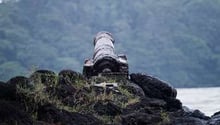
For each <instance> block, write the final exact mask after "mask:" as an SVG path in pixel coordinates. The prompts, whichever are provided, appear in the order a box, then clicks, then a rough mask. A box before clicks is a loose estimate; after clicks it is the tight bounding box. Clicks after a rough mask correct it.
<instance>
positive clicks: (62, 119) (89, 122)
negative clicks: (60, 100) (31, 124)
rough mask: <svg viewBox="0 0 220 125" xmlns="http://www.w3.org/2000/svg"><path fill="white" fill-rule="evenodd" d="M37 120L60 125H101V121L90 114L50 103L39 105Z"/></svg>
mask: <svg viewBox="0 0 220 125" xmlns="http://www.w3.org/2000/svg"><path fill="white" fill-rule="evenodd" d="M38 120H40V121H44V122H47V123H51V124H61V125H101V124H102V123H101V122H100V121H99V120H98V119H97V118H95V117H93V116H92V115H86V114H80V113H76V112H68V111H65V110H60V109H57V108H55V107H54V106H52V105H45V106H42V107H40V109H39V111H38Z"/></svg>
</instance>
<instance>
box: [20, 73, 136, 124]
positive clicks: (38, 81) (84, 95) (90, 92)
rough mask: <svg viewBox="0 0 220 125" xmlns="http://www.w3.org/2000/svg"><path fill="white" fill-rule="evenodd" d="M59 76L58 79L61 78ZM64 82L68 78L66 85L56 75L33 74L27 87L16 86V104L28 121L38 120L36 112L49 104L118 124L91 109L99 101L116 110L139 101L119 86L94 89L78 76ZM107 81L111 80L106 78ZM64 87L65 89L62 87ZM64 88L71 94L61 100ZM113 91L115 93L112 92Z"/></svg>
mask: <svg viewBox="0 0 220 125" xmlns="http://www.w3.org/2000/svg"><path fill="white" fill-rule="evenodd" d="M62 77H63V76H62ZM62 77H60V78H61V79H63V78H62ZM64 79H65V80H67V81H69V80H70V79H71V80H72V82H71V83H70V84H66V83H65V82H62V80H59V77H58V76H52V77H51V74H45V73H44V74H40V73H35V74H33V75H32V76H31V80H32V81H30V83H28V86H27V85H26V86H25V85H23V83H21V84H18V83H17V85H16V95H17V96H18V97H19V102H22V104H23V107H25V108H24V109H25V111H26V112H28V113H29V114H30V115H31V117H32V119H34V120H35V121H37V120H38V119H39V118H38V117H39V116H38V111H39V109H40V108H42V106H45V105H51V106H54V107H55V108H57V109H59V110H65V111H68V112H78V113H82V114H89V113H91V114H94V116H95V117H96V118H98V119H99V120H101V121H102V122H103V123H120V122H121V119H120V116H118V115H116V116H110V115H100V114H98V113H97V112H96V110H97V109H95V108H94V107H95V105H96V104H97V103H100V102H101V103H103V105H104V106H105V103H106V104H108V103H109V102H111V103H112V104H114V105H115V106H119V108H120V109H125V108H126V107H127V106H128V105H132V104H135V103H138V102H140V97H139V96H137V95H135V94H134V93H130V92H129V91H128V90H127V89H126V88H123V87H122V86H119V87H118V89H115V90H110V89H108V88H105V87H104V88H102V87H94V86H93V83H86V81H85V80H83V79H81V78H80V77H78V78H77V77H76V76H71V77H68V76H67V77H65V78H64ZM101 79H102V80H104V79H105V80H106V79H107V77H106V78H104V77H99V81H100V82H104V81H102V80H101ZM108 80H109V81H114V80H113V79H111V78H108ZM42 81H44V82H42ZM59 81H60V82H59ZM93 82H95V81H93ZM123 84H125V83H119V85H123ZM66 85H67V86H68V87H64V86H66ZM62 87H64V89H61V88H62ZM68 88H74V90H75V91H73V90H71V92H72V93H73V94H72V95H71V94H70V95H66V97H61V95H63V94H64V93H66V91H69V90H68ZM65 89H66V90H65ZM86 90H87V91H86ZM102 90H103V91H102ZM116 90H118V91H117V92H116ZM67 98H70V100H69V101H74V102H75V103H74V104H72V105H71V104H69V103H65V101H64V100H65V99H67ZM98 108H100V107H98Z"/></svg>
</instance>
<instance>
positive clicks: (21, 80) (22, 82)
mask: <svg viewBox="0 0 220 125" xmlns="http://www.w3.org/2000/svg"><path fill="white" fill-rule="evenodd" d="M7 84H12V85H15V86H16V85H19V86H21V87H23V88H26V87H30V85H28V78H26V77H24V76H16V77H14V78H11V79H10V80H8V81H7Z"/></svg>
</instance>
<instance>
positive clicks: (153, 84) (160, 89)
mask: <svg viewBox="0 0 220 125" xmlns="http://www.w3.org/2000/svg"><path fill="white" fill-rule="evenodd" d="M130 78H131V81H132V82H134V83H135V84H137V85H139V86H140V87H141V88H142V89H143V91H144V93H145V95H146V96H148V97H151V98H159V99H167V98H176V95H177V91H176V89H175V88H173V87H171V86H170V85H168V84H167V83H165V82H163V81H161V80H159V79H157V78H154V77H152V76H149V75H145V74H141V73H132V74H131V75H130Z"/></svg>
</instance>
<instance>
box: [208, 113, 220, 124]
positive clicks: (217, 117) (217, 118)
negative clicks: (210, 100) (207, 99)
mask: <svg viewBox="0 0 220 125" xmlns="http://www.w3.org/2000/svg"><path fill="white" fill-rule="evenodd" d="M208 125H220V111H219V112H216V113H215V114H214V115H213V116H212V117H211V119H210V120H209V121H208Z"/></svg>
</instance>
